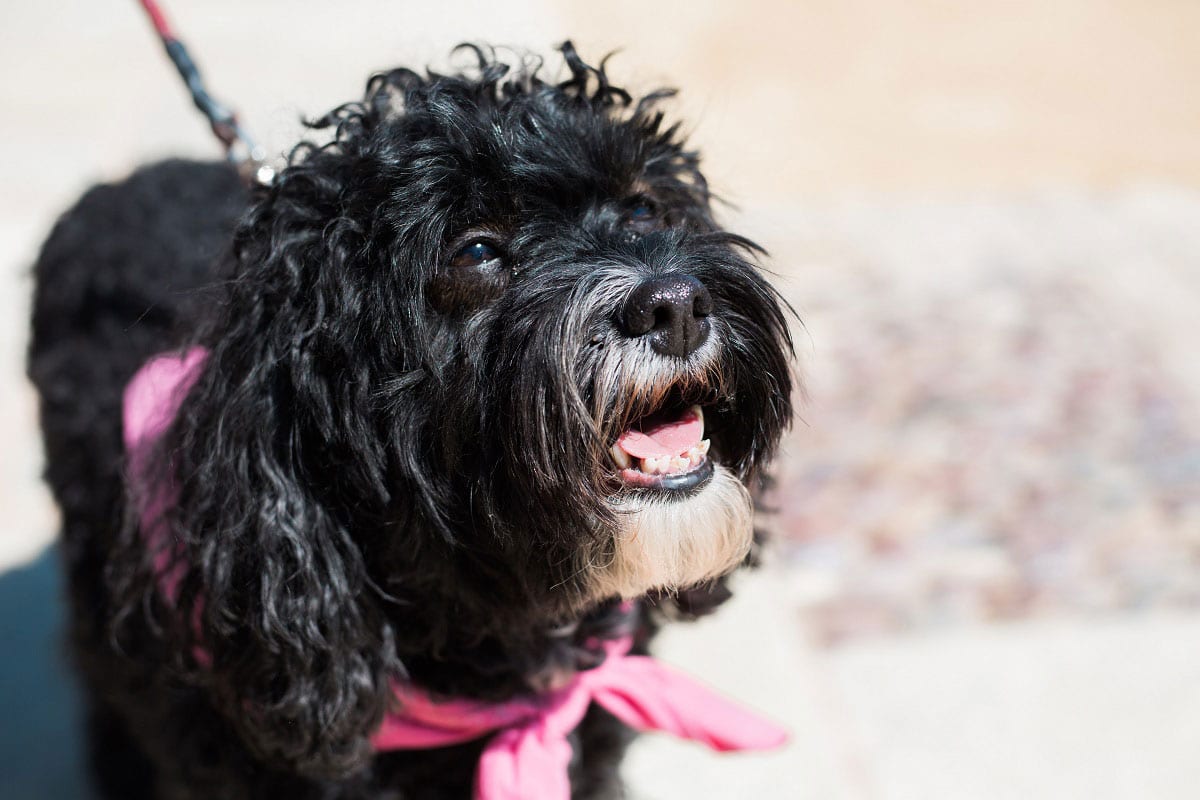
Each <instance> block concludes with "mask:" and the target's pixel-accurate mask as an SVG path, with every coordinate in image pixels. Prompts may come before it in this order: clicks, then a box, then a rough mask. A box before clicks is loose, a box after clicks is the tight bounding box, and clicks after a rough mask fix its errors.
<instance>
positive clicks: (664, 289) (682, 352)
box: [620, 275, 713, 358]
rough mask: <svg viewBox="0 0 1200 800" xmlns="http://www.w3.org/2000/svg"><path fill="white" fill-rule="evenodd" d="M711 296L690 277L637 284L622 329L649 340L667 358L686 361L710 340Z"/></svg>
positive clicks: (697, 281) (627, 305) (657, 279)
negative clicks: (646, 337)
mask: <svg viewBox="0 0 1200 800" xmlns="http://www.w3.org/2000/svg"><path fill="white" fill-rule="evenodd" d="M712 308H713V303H712V295H710V294H709V293H708V289H705V288H704V284H702V283H701V282H700V281H699V280H697V279H696V278H694V277H692V276H691V275H669V276H666V277H660V278H651V279H650V280H648V281H643V282H642V283H640V284H638V286H637V288H635V289H634V290H633V291H632V292H631V293H630V294H629V298H628V299H627V300H626V301H625V305H624V307H623V308H622V309H621V317H620V323H621V329H622V330H623V331H624V332H625V333H626V334H627V335H629V336H633V337H635V338H636V337H641V336H649V337H650V346H651V347H652V348H654V350H655V351H656V352H659V353H662V354H663V355H667V356H676V357H678V358H686V357H687V356H688V355H690V354H691V353H693V352H695V350H696V348H698V347H699V346H700V345H702V344H704V340H705V339H707V338H708V331H709V327H710V325H709V321H708V315H709V314H711V313H712Z"/></svg>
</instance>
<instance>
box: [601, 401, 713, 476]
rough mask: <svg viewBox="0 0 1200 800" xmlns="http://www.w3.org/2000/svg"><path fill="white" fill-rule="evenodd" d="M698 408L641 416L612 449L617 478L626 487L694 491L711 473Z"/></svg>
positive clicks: (691, 407)
mask: <svg viewBox="0 0 1200 800" xmlns="http://www.w3.org/2000/svg"><path fill="white" fill-rule="evenodd" d="M708 448H709V441H708V439H705V438H704V411H703V409H701V407H700V406H698V405H691V406H681V407H674V408H666V409H663V410H660V411H656V412H655V413H653V414H651V415H649V416H647V417H643V418H642V419H640V420H638V421H637V422H636V423H634V425H633V426H632V427H630V428H629V429H628V430H626V431H625V432H623V433H622V434H621V435H620V436H618V437H617V441H616V443H615V444H613V446H612V457H613V461H614V462H616V465H617V469H618V475H619V477H620V478H621V480H622V482H624V483H625V484H626V485H627V486H630V487H634V488H638V489H657V490H661V491H668V492H680V491H688V490H691V489H696V488H698V487H700V486H702V485H703V484H704V483H706V482H707V481H708V480H709V479H710V478H712V474H713V466H712V462H711V461H710V460H709V458H708Z"/></svg>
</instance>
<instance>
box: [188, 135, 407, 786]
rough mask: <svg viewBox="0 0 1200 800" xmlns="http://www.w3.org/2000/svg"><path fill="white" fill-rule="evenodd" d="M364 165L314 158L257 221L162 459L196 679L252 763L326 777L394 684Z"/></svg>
mask: <svg viewBox="0 0 1200 800" xmlns="http://www.w3.org/2000/svg"><path fill="white" fill-rule="evenodd" d="M354 168H355V158H354V156H352V155H349V154H344V153H339V152H336V151H324V152H319V153H317V154H316V155H314V156H313V157H311V158H309V159H307V160H305V161H304V162H303V164H301V165H300V166H297V167H293V168H291V170H289V171H285V173H284V174H283V176H282V178H281V182H280V184H279V185H277V186H276V187H274V188H273V189H272V190H271V192H270V194H269V195H267V196H265V197H263V198H261V199H260V202H259V204H258V205H257V206H256V207H255V208H254V209H253V210H252V211H251V213H250V214H249V216H248V218H247V221H246V222H245V223H244V225H243V227H242V229H241V230H240V232H239V234H238V237H237V242H236V247H235V251H236V262H237V263H236V266H235V267H234V272H233V274H232V275H231V277H230V279H229V280H228V281H226V282H225V283H224V284H223V286H222V288H221V289H220V290H219V296H220V299H219V312H218V313H217V314H216V315H215V321H214V322H212V324H211V325H210V326H209V329H208V331H207V333H205V334H204V336H203V338H202V341H201V344H203V345H204V346H205V347H206V348H207V349H208V351H209V354H208V357H207V361H206V363H205V367H204V371H203V374H202V375H201V376H200V378H199V379H198V381H197V383H196V384H195V386H194V387H193V388H192V390H191V391H190V392H189V394H188V396H187V398H186V399H185V401H184V403H183V405H182V407H181V409H180V412H179V415H178V417H177V419H176V421H175V424H174V427H173V428H172V430H171V432H170V433H169V436H168V441H167V445H168V447H167V450H166V452H167V453H169V456H168V457H169V459H170V462H171V468H172V470H173V472H174V473H175V475H176V485H177V490H178V497H177V501H176V503H175V504H174V507H173V510H172V512H171V515H170V518H169V521H170V523H171V524H172V526H173V530H174V532H175V536H176V540H177V541H178V542H179V543H180V544H181V546H182V549H183V551H184V554H185V558H184V563H185V564H186V569H187V573H186V576H185V578H184V580H183V582H182V584H181V593H180V597H179V598H178V606H179V608H178V609H177V611H178V616H179V617H180V618H182V619H185V620H190V621H192V622H193V623H195V624H194V625H185V626H183V628H184V629H185V630H183V631H182V633H181V635H182V636H183V638H184V640H185V642H186V643H187V649H189V650H191V649H193V648H194V649H195V650H196V651H197V652H200V653H202V654H203V656H202V657H199V658H197V660H196V663H195V664H194V665H193V668H194V672H193V675H194V678H195V679H196V680H198V681H201V682H204V683H206V684H207V685H208V687H209V688H210V689H211V690H212V691H211V694H212V695H213V696H214V697H216V698H217V701H218V703H219V705H220V709H221V711H222V712H223V713H224V714H225V716H226V717H228V719H229V720H230V721H231V722H232V723H233V725H234V726H235V727H236V728H237V730H238V731H239V732H240V734H241V736H242V737H243V738H244V739H245V740H246V742H247V743H248V744H249V745H250V746H251V747H252V748H253V749H254V750H255V751H256V752H258V753H259V754H260V755H261V756H263V757H265V758H268V759H271V760H275V761H279V762H284V763H286V764H288V765H289V766H291V767H292V768H296V769H299V770H301V771H304V772H307V773H309V774H314V775H335V774H339V773H345V772H346V771H348V770H352V769H354V768H356V767H358V766H361V764H362V763H364V761H365V760H366V759H367V758H368V757H369V755H370V752H371V749H370V744H369V736H370V734H371V733H372V732H373V730H374V729H375V728H376V727H377V725H378V724H379V722H380V720H381V718H382V715H383V714H384V712H385V711H386V708H387V703H388V698H389V696H390V693H389V687H388V676H389V675H391V674H395V672H396V670H398V669H399V664H398V663H397V662H396V657H395V654H394V646H393V643H392V636H391V628H390V627H389V622H388V618H387V615H386V614H385V613H384V611H383V607H384V604H385V603H386V602H387V600H386V598H384V596H383V594H382V592H381V591H380V590H379V589H378V588H377V587H376V585H375V584H374V583H373V581H372V580H371V576H370V574H369V570H368V567H367V558H368V555H367V553H365V552H364V550H370V549H372V548H374V547H378V546H380V542H381V541H382V540H383V537H384V536H385V535H386V533H387V532H388V531H387V522H386V519H387V518H388V512H389V509H391V505H392V497H391V493H390V491H389V488H388V487H389V482H388V477H387V474H388V471H389V467H388V464H387V463H386V462H387V456H386V454H385V447H384V443H385V441H386V440H387V439H386V434H385V433H384V432H383V431H381V430H380V429H379V428H380V425H379V424H378V422H377V418H376V416H375V414H374V407H373V403H374V397H373V392H372V387H373V386H375V385H377V380H376V379H377V376H378V374H379V370H380V369H381V367H380V360H381V359H387V358H389V357H390V356H389V353H390V354H391V356H394V355H395V354H394V353H391V350H392V349H394V348H395V347H396V344H395V343H394V342H393V343H391V344H380V346H379V347H362V346H361V342H362V341H363V339H364V338H365V337H367V336H372V338H371V341H379V340H378V339H377V338H375V337H374V335H373V334H372V332H371V331H369V330H368V327H369V326H370V325H373V324H378V321H377V320H369V319H368V317H370V316H371V313H370V311H369V309H368V308H367V306H369V302H368V301H367V300H366V299H365V297H364V295H365V294H366V293H368V292H370V291H371V289H370V285H369V284H367V283H364V281H365V280H366V278H364V275H366V274H367V273H368V272H369V271H370V265H369V263H368V262H367V261H365V256H364V255H363V253H364V251H365V250H366V249H367V248H364V246H363V242H362V236H363V230H362V228H363V224H362V217H356V216H355V215H354V214H352V213H347V209H346V206H345V203H346V202H347V199H346V194H345V191H346V181H347V175H348V174H349V173H351V172H352V171H353V170H354ZM391 510H392V511H394V509H391ZM193 627H194V631H193V630H192V628H193ZM189 638H191V640H190V641H188V640H189Z"/></svg>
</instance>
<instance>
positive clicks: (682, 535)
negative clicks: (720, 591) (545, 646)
mask: <svg viewBox="0 0 1200 800" xmlns="http://www.w3.org/2000/svg"><path fill="white" fill-rule="evenodd" d="M614 510H615V511H616V514H617V524H618V526H619V527H618V531H617V534H616V538H615V541H614V543H613V549H612V551H611V552H609V553H604V554H596V555H594V556H593V558H592V560H591V563H589V564H587V565H586V566H585V567H584V569H583V570H582V575H583V579H584V581H583V583H584V586H585V592H586V593H587V594H588V595H589V596H590V597H591V598H593V599H600V598H605V597H612V596H614V595H618V596H620V597H624V598H631V597H639V596H641V595H643V594H645V593H646V592H648V591H650V590H651V589H668V590H670V589H680V588H684V587H687V586H692V585H694V584H697V583H700V582H702V581H705V580H708V579H710V578H715V577H717V576H718V575H723V574H725V573H726V572H729V571H730V570H732V569H733V568H734V567H736V566H737V565H738V564H740V563H741V562H742V559H744V558H745V557H746V553H748V552H749V551H750V545H751V544H752V542H753V538H754V525H753V521H754V520H753V518H754V506H753V503H752V502H751V500H750V493H749V492H747V491H746V487H744V486H742V484H741V481H739V480H738V479H737V478H735V477H734V476H733V475H732V474H731V473H730V472H729V471H728V470H726V469H725V468H724V467H721V466H716V467H715V468H714V470H713V476H712V480H710V481H709V482H708V484H707V485H706V486H705V487H704V488H703V489H701V490H700V491H699V492H698V493H697V494H695V495H693V496H692V497H690V498H687V499H685V500H648V499H642V498H631V499H626V500H622V501H621V502H620V503H619V504H614Z"/></svg>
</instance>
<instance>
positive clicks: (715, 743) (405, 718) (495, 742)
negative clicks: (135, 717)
mask: <svg viewBox="0 0 1200 800" xmlns="http://www.w3.org/2000/svg"><path fill="white" fill-rule="evenodd" d="M206 358H207V353H206V352H205V351H204V350H203V349H202V348H192V349H190V350H188V351H187V352H186V353H184V355H183V356H176V355H160V356H156V357H154V358H153V359H151V360H150V361H148V362H147V363H146V364H144V365H143V366H142V368H141V369H140V370H139V371H138V373H137V374H136V375H134V377H133V379H132V380H131V381H130V382H129V385H128V386H127V387H126V388H125V399H124V423H125V448H126V452H127V454H128V458H129V465H130V471H131V474H132V475H133V476H134V477H135V479H140V477H141V476H143V475H144V468H145V458H146V456H147V454H148V452H149V449H150V447H151V446H152V445H153V443H154V442H155V441H156V440H157V439H158V438H159V437H160V436H161V435H162V434H163V432H164V431H165V430H166V429H167V427H168V426H169V425H170V424H171V421H172V420H173V419H174V417H175V414H176V413H177V412H178V410H179V406H180V404H181V403H182V402H183V398H184V397H185V396H186V395H187V392H188V391H189V390H190V389H191V387H192V385H193V384H194V383H195V381H196V379H197V378H198V377H199V375H200V372H201V368H202V367H203V365H204V362H205V359H206ZM147 483H152V481H147ZM171 500H172V498H171V497H170V496H169V494H168V493H166V492H160V493H157V494H154V493H151V494H150V496H149V497H147V498H146V500H145V503H144V506H145V507H144V508H143V510H142V516H143V518H144V519H150V520H153V519H156V518H157V517H158V515H159V514H160V513H161V512H162V511H163V510H164V508H165V507H166V505H167V504H168V503H170V502H171ZM143 532H144V534H145V536H146V538H147V543H148V544H149V545H150V546H151V547H152V548H153V550H154V553H153V557H154V563H155V565H156V566H157V567H158V568H159V574H160V585H161V589H162V592H163V594H164V596H166V597H167V598H168V599H171V600H174V598H175V597H176V596H177V593H178V590H179V580H180V578H181V577H182V576H181V574H180V569H181V567H180V566H179V565H177V566H176V569H174V570H172V569H171V568H170V566H169V564H170V553H169V552H168V551H167V548H166V547H165V546H164V543H163V542H161V541H157V540H160V539H161V538H162V535H163V529H162V528H161V527H160V526H155V525H147V526H145V528H144V530H143ZM629 647H630V640H629V639H628V638H623V639H616V640H613V641H610V642H607V643H606V645H605V649H606V650H607V652H608V657H607V658H606V659H605V661H604V663H603V664H601V665H600V666H598V667H596V668H595V669H591V670H585V671H581V672H578V673H576V674H575V676H574V677H573V678H572V679H571V680H570V682H569V683H567V685H565V686H563V687H561V688H559V689H556V690H554V691H551V692H547V693H544V694H541V695H536V696H532V697H529V698H523V699H517V700H510V701H508V702H504V703H479V702H474V701H470V700H440V699H434V698H432V697H430V696H429V695H428V694H426V693H424V692H422V691H421V690H420V689H419V688H417V687H415V686H413V685H411V684H406V683H400V682H396V683H394V684H393V691H394V693H395V697H396V700H397V709H396V710H394V711H391V712H389V713H388V715H387V716H386V717H385V718H384V720H383V723H382V724H381V725H380V727H379V730H378V731H376V732H375V734H374V735H373V736H372V737H371V742H372V744H373V745H374V746H375V749H376V750H378V751H386V750H415V749H423V748H429V747H444V746H446V745H451V744H457V743H460V742H467V741H470V740H472V739H477V738H479V737H481V736H484V735H486V734H489V733H493V732H495V733H494V735H493V736H492V738H491V740H490V741H488V743H487V745H486V746H485V748H484V750H483V755H482V756H481V757H480V759H479V766H478V768H477V771H476V774H475V798H476V800H530V799H531V798H536V799H538V800H542V799H544V800H569V798H570V796H571V785H570V781H569V779H568V775H567V766H568V764H569V763H570V760H571V746H570V744H569V742H568V741H567V737H568V736H569V735H570V733H571V731H573V730H574V729H575V727H576V726H577V725H579V723H580V721H581V720H582V719H583V716H584V714H585V713H586V712H587V710H588V707H589V705H590V704H591V703H596V704H597V705H599V706H601V707H602V708H604V709H606V710H607V711H608V712H609V713H611V714H612V715H613V716H615V717H617V719H619V720H621V721H622V722H624V723H625V724H626V725H628V726H630V727H631V728H634V729H635V730H639V731H649V730H658V731H666V732H668V733H673V734H675V735H676V736H679V737H682V738H684V739H691V740H692V741H696V742H702V743H703V744H706V745H708V746H709V747H711V748H713V749H714V750H718V751H729V750H765V749H770V748H773V747H777V746H779V745H781V744H783V742H784V741H785V740H786V738H787V734H786V732H785V731H784V730H783V729H782V728H780V727H778V726H777V725H775V724H774V723H771V722H769V721H767V720H765V719H763V718H762V717H760V716H758V715H756V714H754V713H752V712H750V711H747V710H745V709H743V708H741V707H740V706H738V705H735V704H733V703H731V702H730V701H728V700H725V699H724V698H722V697H720V696H719V695H717V694H716V693H715V692H713V691H712V690H711V689H709V688H707V687H705V686H703V685H702V684H700V683H698V682H697V681H695V680H694V679H692V678H689V677H687V676H686V675H683V674H681V673H679V672H676V671H675V670H673V669H670V668H669V667H667V666H665V665H664V664H661V663H659V662H658V661H655V660H654V659H652V658H649V657H647V656H632V655H629Z"/></svg>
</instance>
